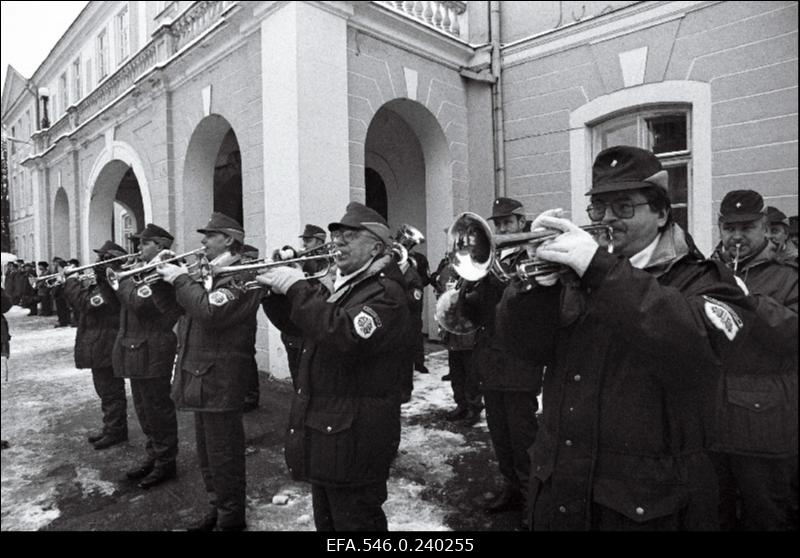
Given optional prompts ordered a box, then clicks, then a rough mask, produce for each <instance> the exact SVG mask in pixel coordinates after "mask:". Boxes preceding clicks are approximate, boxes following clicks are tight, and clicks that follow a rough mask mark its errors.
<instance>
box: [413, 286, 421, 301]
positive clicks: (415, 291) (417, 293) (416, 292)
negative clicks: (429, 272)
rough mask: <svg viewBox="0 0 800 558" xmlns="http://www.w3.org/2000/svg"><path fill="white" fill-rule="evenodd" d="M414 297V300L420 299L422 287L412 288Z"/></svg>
mask: <svg viewBox="0 0 800 558" xmlns="http://www.w3.org/2000/svg"><path fill="white" fill-rule="evenodd" d="M414 298H415V299H416V300H422V289H414Z"/></svg>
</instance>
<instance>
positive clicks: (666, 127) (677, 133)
mask: <svg viewBox="0 0 800 558" xmlns="http://www.w3.org/2000/svg"><path fill="white" fill-rule="evenodd" d="M645 121H646V122H647V135H648V141H649V142H650V145H649V146H647V147H649V148H650V149H651V150H652V151H653V153H669V152H671V151H684V150H686V149H688V146H687V145H686V115H685V114H667V115H664V116H653V117H650V118H645Z"/></svg>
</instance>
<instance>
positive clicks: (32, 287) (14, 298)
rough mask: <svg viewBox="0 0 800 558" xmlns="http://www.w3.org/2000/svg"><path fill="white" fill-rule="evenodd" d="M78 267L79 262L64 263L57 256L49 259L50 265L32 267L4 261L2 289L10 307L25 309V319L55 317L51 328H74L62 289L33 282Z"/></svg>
mask: <svg viewBox="0 0 800 558" xmlns="http://www.w3.org/2000/svg"><path fill="white" fill-rule="evenodd" d="M78 265H80V262H79V261H78V260H77V259H74V258H73V259H71V260H69V261H65V260H63V259H62V258H59V257H55V258H53V261H52V263H50V264H48V263H47V262H45V261H40V262H37V263H35V264H34V262H25V261H24V260H21V259H20V260H16V261H13V262H8V263H6V265H5V269H4V270H3V281H2V285H3V290H4V291H5V293H6V295H8V297H9V298H10V299H11V303H12V305H17V306H20V307H22V308H25V309H27V310H28V316H44V317H49V316H56V317H57V318H58V321H57V322H56V324H55V325H54V327H68V326H72V327H77V325H78V317H77V314H76V312H75V309H74V308H72V307H70V305H69V303H68V302H67V299H66V297H65V296H64V291H63V287H62V286H61V285H55V286H50V285H47V284H46V283H44V282H39V283H34V280H35V279H36V278H37V277H43V276H45V275H51V274H54V273H58V272H59V271H61V270H63V269H65V268H66V267H67V266H75V267H77V266H78Z"/></svg>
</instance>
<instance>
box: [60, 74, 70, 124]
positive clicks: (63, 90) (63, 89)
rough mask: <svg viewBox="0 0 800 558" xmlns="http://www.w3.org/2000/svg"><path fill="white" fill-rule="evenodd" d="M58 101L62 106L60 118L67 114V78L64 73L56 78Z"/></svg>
mask: <svg viewBox="0 0 800 558" xmlns="http://www.w3.org/2000/svg"><path fill="white" fill-rule="evenodd" d="M58 99H59V104H60V105H62V106H61V107H60V108H61V112H60V113H59V116H61V115H63V114H65V113H66V112H67V107H68V106H69V77H67V72H66V71H64V72H62V74H61V75H60V76H59V78H58Z"/></svg>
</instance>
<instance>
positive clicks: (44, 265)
mask: <svg viewBox="0 0 800 558" xmlns="http://www.w3.org/2000/svg"><path fill="white" fill-rule="evenodd" d="M37 265H38V266H39V267H50V264H49V263H48V262H38V263H37Z"/></svg>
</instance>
